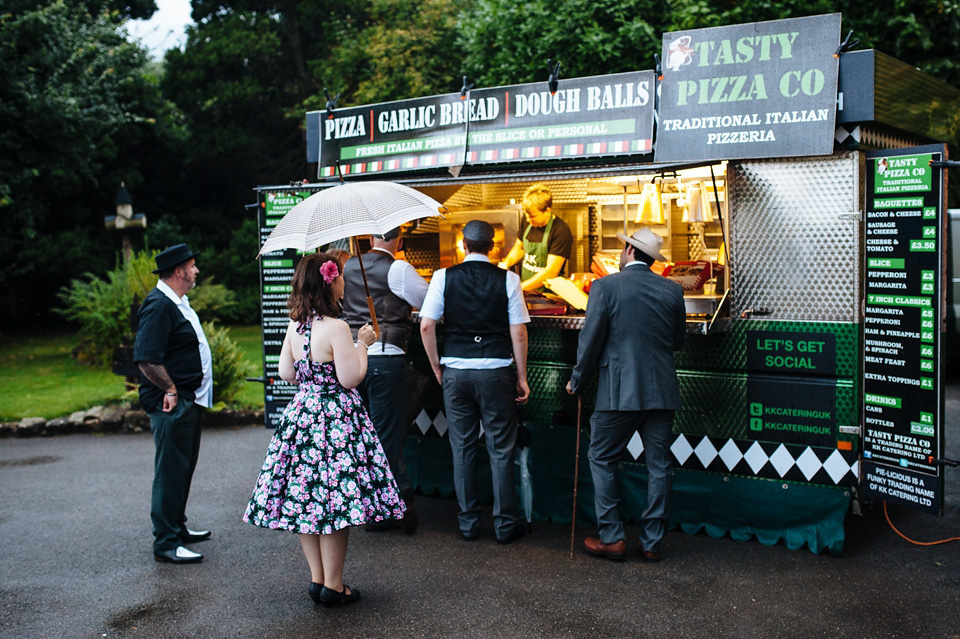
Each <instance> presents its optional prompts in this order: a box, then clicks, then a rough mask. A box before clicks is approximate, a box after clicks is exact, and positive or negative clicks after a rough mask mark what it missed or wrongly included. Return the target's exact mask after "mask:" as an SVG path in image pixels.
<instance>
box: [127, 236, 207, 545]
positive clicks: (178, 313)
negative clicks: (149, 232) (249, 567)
mask: <svg viewBox="0 0 960 639" xmlns="http://www.w3.org/2000/svg"><path fill="white" fill-rule="evenodd" d="M196 255H197V254H196V253H194V252H193V251H191V250H190V247H189V246H187V245H186V244H177V245H176V246H171V247H170V248H168V249H166V250H164V251H162V252H161V253H159V254H158V255H157V257H156V262H157V268H156V270H154V271H153V272H154V273H157V274H159V276H160V277H159V281H158V282H157V286H156V288H154V289H153V290H151V291H150V292H149V293H148V294H147V297H146V298H145V299H144V300H143V304H142V305H141V306H140V311H139V312H138V313H137V318H138V321H139V325H138V328H137V340H136V342H134V345H133V360H134V361H135V362H136V363H137V366H138V367H139V368H140V405H141V406H142V407H143V410H145V411H146V413H147V415H148V416H149V417H150V430H151V431H153V441H154V444H155V445H156V449H157V450H156V456H155V458H154V475H153V493H152V501H151V506H150V519H151V520H152V521H153V536H154V542H153V556H154V558H155V559H156V560H157V561H165V562H169V563H175V564H189V563H198V562H200V561H202V560H203V555H201V554H200V553H198V552H194V551H192V550H190V549H189V548H187V547H186V546H185V545H184V544H187V543H192V542H198V541H204V540H205V539H209V537H210V531H209V530H190V529H189V528H187V523H186V522H187V516H186V508H187V496H188V495H189V494H190V482H191V480H192V478H193V471H194V468H196V466H197V458H198V456H199V454H200V418H201V410H200V407H201V406H204V407H206V408H210V406H211V405H212V403H213V402H212V399H213V363H212V359H211V356H210V346H209V344H207V338H206V336H205V335H204V334H203V328H202V327H201V326H200V319H199V318H198V317H197V314H196V312H195V311H194V310H193V309H192V308H190V302H189V301H188V300H187V292H188V291H189V290H190V289H192V288H193V287H194V286H196V283H197V274H199V273H200V269H198V268H197V265H196V260H195V257H196Z"/></svg>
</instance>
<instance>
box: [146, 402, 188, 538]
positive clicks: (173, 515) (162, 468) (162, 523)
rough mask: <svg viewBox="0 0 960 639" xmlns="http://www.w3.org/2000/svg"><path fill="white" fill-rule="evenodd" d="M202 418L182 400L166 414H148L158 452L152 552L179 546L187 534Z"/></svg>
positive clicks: (153, 501)
mask: <svg viewBox="0 0 960 639" xmlns="http://www.w3.org/2000/svg"><path fill="white" fill-rule="evenodd" d="M201 414H202V413H201V410H200V407H199V406H197V405H196V404H195V403H193V402H191V401H188V400H185V399H182V398H181V399H180V400H179V401H178V402H177V407H176V408H174V409H173V410H172V411H171V412H169V413H164V412H162V411H156V412H152V411H151V412H148V413H147V415H148V416H149V417H150V429H151V430H152V431H153V443H154V445H155V446H156V449H157V452H156V456H155V457H154V462H153V468H154V472H153V494H152V500H151V504H150V519H151V521H152V522H153V537H154V541H153V549H154V551H155V552H161V551H164V550H171V549H173V548H176V547H177V546H179V545H180V544H181V541H180V535H181V534H183V533H184V532H185V530H186V526H185V524H186V521H187V515H186V509H187V497H188V496H189V495H190V482H191V481H192V480H193V471H194V469H195V468H196V467H197V458H198V457H199V455H200V418H201Z"/></svg>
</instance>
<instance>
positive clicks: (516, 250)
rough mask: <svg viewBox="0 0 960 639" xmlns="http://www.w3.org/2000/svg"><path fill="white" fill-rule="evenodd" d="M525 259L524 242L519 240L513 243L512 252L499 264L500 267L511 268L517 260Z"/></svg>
mask: <svg viewBox="0 0 960 639" xmlns="http://www.w3.org/2000/svg"><path fill="white" fill-rule="evenodd" d="M522 259H523V242H522V241H520V240H517V241H516V243H515V244H514V245H513V248H512V249H510V252H509V253H507V256H506V257H505V258H503V260H502V261H501V262H500V263H499V264H497V266H499V267H500V268H510V267H511V266H513V265H514V264H516V263H517V262H519V261H520V260H522Z"/></svg>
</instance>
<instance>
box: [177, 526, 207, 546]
mask: <svg viewBox="0 0 960 639" xmlns="http://www.w3.org/2000/svg"><path fill="white" fill-rule="evenodd" d="M210 535H211V533H210V531H209V530H190V529H189V528H184V529H183V533H182V534H181V535H180V542H181V543H184V544H195V543H197V542H200V541H206V540H208V539H210Z"/></svg>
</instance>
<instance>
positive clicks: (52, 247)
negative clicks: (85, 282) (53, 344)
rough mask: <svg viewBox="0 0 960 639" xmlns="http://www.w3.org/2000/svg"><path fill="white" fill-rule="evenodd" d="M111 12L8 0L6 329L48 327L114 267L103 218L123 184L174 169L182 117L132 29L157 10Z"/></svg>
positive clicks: (1, 45)
mask: <svg viewBox="0 0 960 639" xmlns="http://www.w3.org/2000/svg"><path fill="white" fill-rule="evenodd" d="M114 4H116V3H114V2H111V1H109V0H104V1H103V2H98V1H97V0H84V1H83V2H80V1H71V2H65V1H64V0H50V1H46V2H45V1H43V0H34V1H29V0H11V2H9V3H7V2H5V3H4V5H3V9H2V10H0V69H2V71H0V73H2V81H0V123H2V124H0V213H2V215H3V218H4V223H5V224H4V233H3V234H0V291H2V293H0V305H2V308H3V315H2V317H0V320H2V322H3V323H4V324H17V323H21V322H23V321H24V320H27V319H29V321H31V322H32V323H36V322H37V320H41V321H42V319H43V315H42V314H41V313H42V312H43V311H45V310H46V309H48V308H49V307H51V306H52V305H53V304H54V299H55V293H56V291H57V290H58V289H59V288H60V287H61V286H63V285H64V284H66V283H67V282H68V281H69V278H70V277H71V276H74V277H75V276H76V275H77V274H79V273H84V272H87V271H89V272H102V271H103V270H105V269H106V268H107V267H109V264H110V262H111V261H112V260H113V259H114V249H113V248H112V247H115V246H116V245H117V239H118V238H117V237H115V236H110V235H109V234H108V233H109V232H108V231H106V229H104V225H103V217H104V215H106V214H109V213H111V212H112V211H111V209H112V200H113V195H114V193H116V189H117V188H118V187H119V185H120V182H121V181H124V180H125V181H126V182H127V184H128V186H130V187H131V188H133V187H136V186H139V185H140V184H143V183H144V182H150V181H151V180H150V179H149V177H148V176H150V175H164V174H165V173H166V172H168V171H175V170H176V164H177V163H176V162H174V161H171V156H170V154H175V152H176V149H177V144H178V140H179V139H180V135H181V130H180V128H179V127H178V122H177V116H176V112H175V110H174V109H173V108H172V105H171V104H170V103H169V102H166V101H164V100H163V99H162V98H161V96H160V93H159V86H158V83H157V80H156V77H155V76H153V75H152V74H151V73H150V72H149V71H148V69H147V56H146V53H145V51H144V50H142V49H141V48H140V47H139V46H137V45H134V44H131V43H130V42H128V41H127V39H126V38H127V34H126V31H125V30H124V28H123V21H124V19H125V16H137V17H140V16H147V15H149V14H150V13H152V12H153V10H154V9H155V5H154V2H153V0H136V1H133V2H129V3H125V4H123V7H122V8H120V9H119V10H118V9H115V8H114ZM158 155H166V158H165V161H163V162H158V161H155V159H156V157H157V156H158ZM105 247H107V248H106V250H105ZM61 260H62V261H61Z"/></svg>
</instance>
